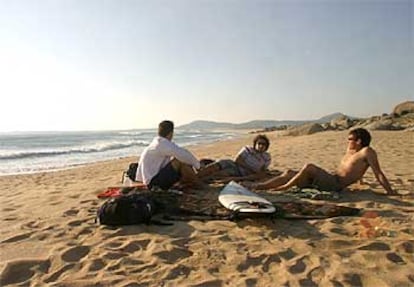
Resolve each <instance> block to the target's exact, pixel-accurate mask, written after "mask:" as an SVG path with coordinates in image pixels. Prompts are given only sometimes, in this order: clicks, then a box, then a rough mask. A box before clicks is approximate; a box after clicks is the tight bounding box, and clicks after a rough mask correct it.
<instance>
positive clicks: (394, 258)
mask: <svg viewBox="0 0 414 287" xmlns="http://www.w3.org/2000/svg"><path fill="white" fill-rule="evenodd" d="M387 259H388V260H389V261H391V262H393V263H395V264H400V265H403V264H406V263H405V261H404V260H403V259H402V258H401V257H400V256H399V255H398V254H397V253H393V252H392V253H387Z"/></svg>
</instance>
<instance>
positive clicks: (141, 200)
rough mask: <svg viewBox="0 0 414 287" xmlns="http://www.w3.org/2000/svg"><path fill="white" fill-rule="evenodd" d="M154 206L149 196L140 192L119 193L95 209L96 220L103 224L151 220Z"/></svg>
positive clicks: (129, 223)
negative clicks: (119, 194)
mask: <svg viewBox="0 0 414 287" xmlns="http://www.w3.org/2000/svg"><path fill="white" fill-rule="evenodd" d="M154 212H155V206H154V203H153V201H152V200H150V198H148V197H146V196H143V195H142V194H137V193H133V194H129V195H121V196H119V197H116V198H111V199H109V200H107V201H105V202H104V204H103V205H102V206H101V207H100V208H99V209H98V211H97V220H98V222H99V223H100V224H105V225H113V226H116V225H131V224H140V223H145V224H149V223H150V222H151V217H152V215H153V214H154Z"/></svg>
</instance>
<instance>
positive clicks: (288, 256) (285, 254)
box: [278, 248, 297, 260]
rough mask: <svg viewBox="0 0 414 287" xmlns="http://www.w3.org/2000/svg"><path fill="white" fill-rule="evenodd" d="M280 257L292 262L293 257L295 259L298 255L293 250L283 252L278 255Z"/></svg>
mask: <svg viewBox="0 0 414 287" xmlns="http://www.w3.org/2000/svg"><path fill="white" fill-rule="evenodd" d="M278 254H279V255H280V257H282V258H283V259H285V260H290V259H292V258H293V257H295V256H296V255H297V254H296V253H295V252H294V251H293V250H292V249H290V248H289V249H288V250H286V251H282V252H279V253H278Z"/></svg>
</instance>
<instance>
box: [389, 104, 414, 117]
mask: <svg viewBox="0 0 414 287" xmlns="http://www.w3.org/2000/svg"><path fill="white" fill-rule="evenodd" d="M392 113H393V114H394V115H397V116H402V115H405V114H409V113H414V101H406V102H403V103H401V104H398V105H397V106H396V107H395V108H394V110H393V112H392Z"/></svg>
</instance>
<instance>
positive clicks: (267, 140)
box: [253, 134, 270, 150]
mask: <svg viewBox="0 0 414 287" xmlns="http://www.w3.org/2000/svg"><path fill="white" fill-rule="evenodd" d="M259 140H262V141H264V142H265V143H266V149H265V150H267V149H268V148H269V145H270V141H269V138H268V137H267V136H265V135H262V134H260V135H257V136H256V137H255V138H254V139H253V148H254V149H256V146H257V142H258V141H259Z"/></svg>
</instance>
